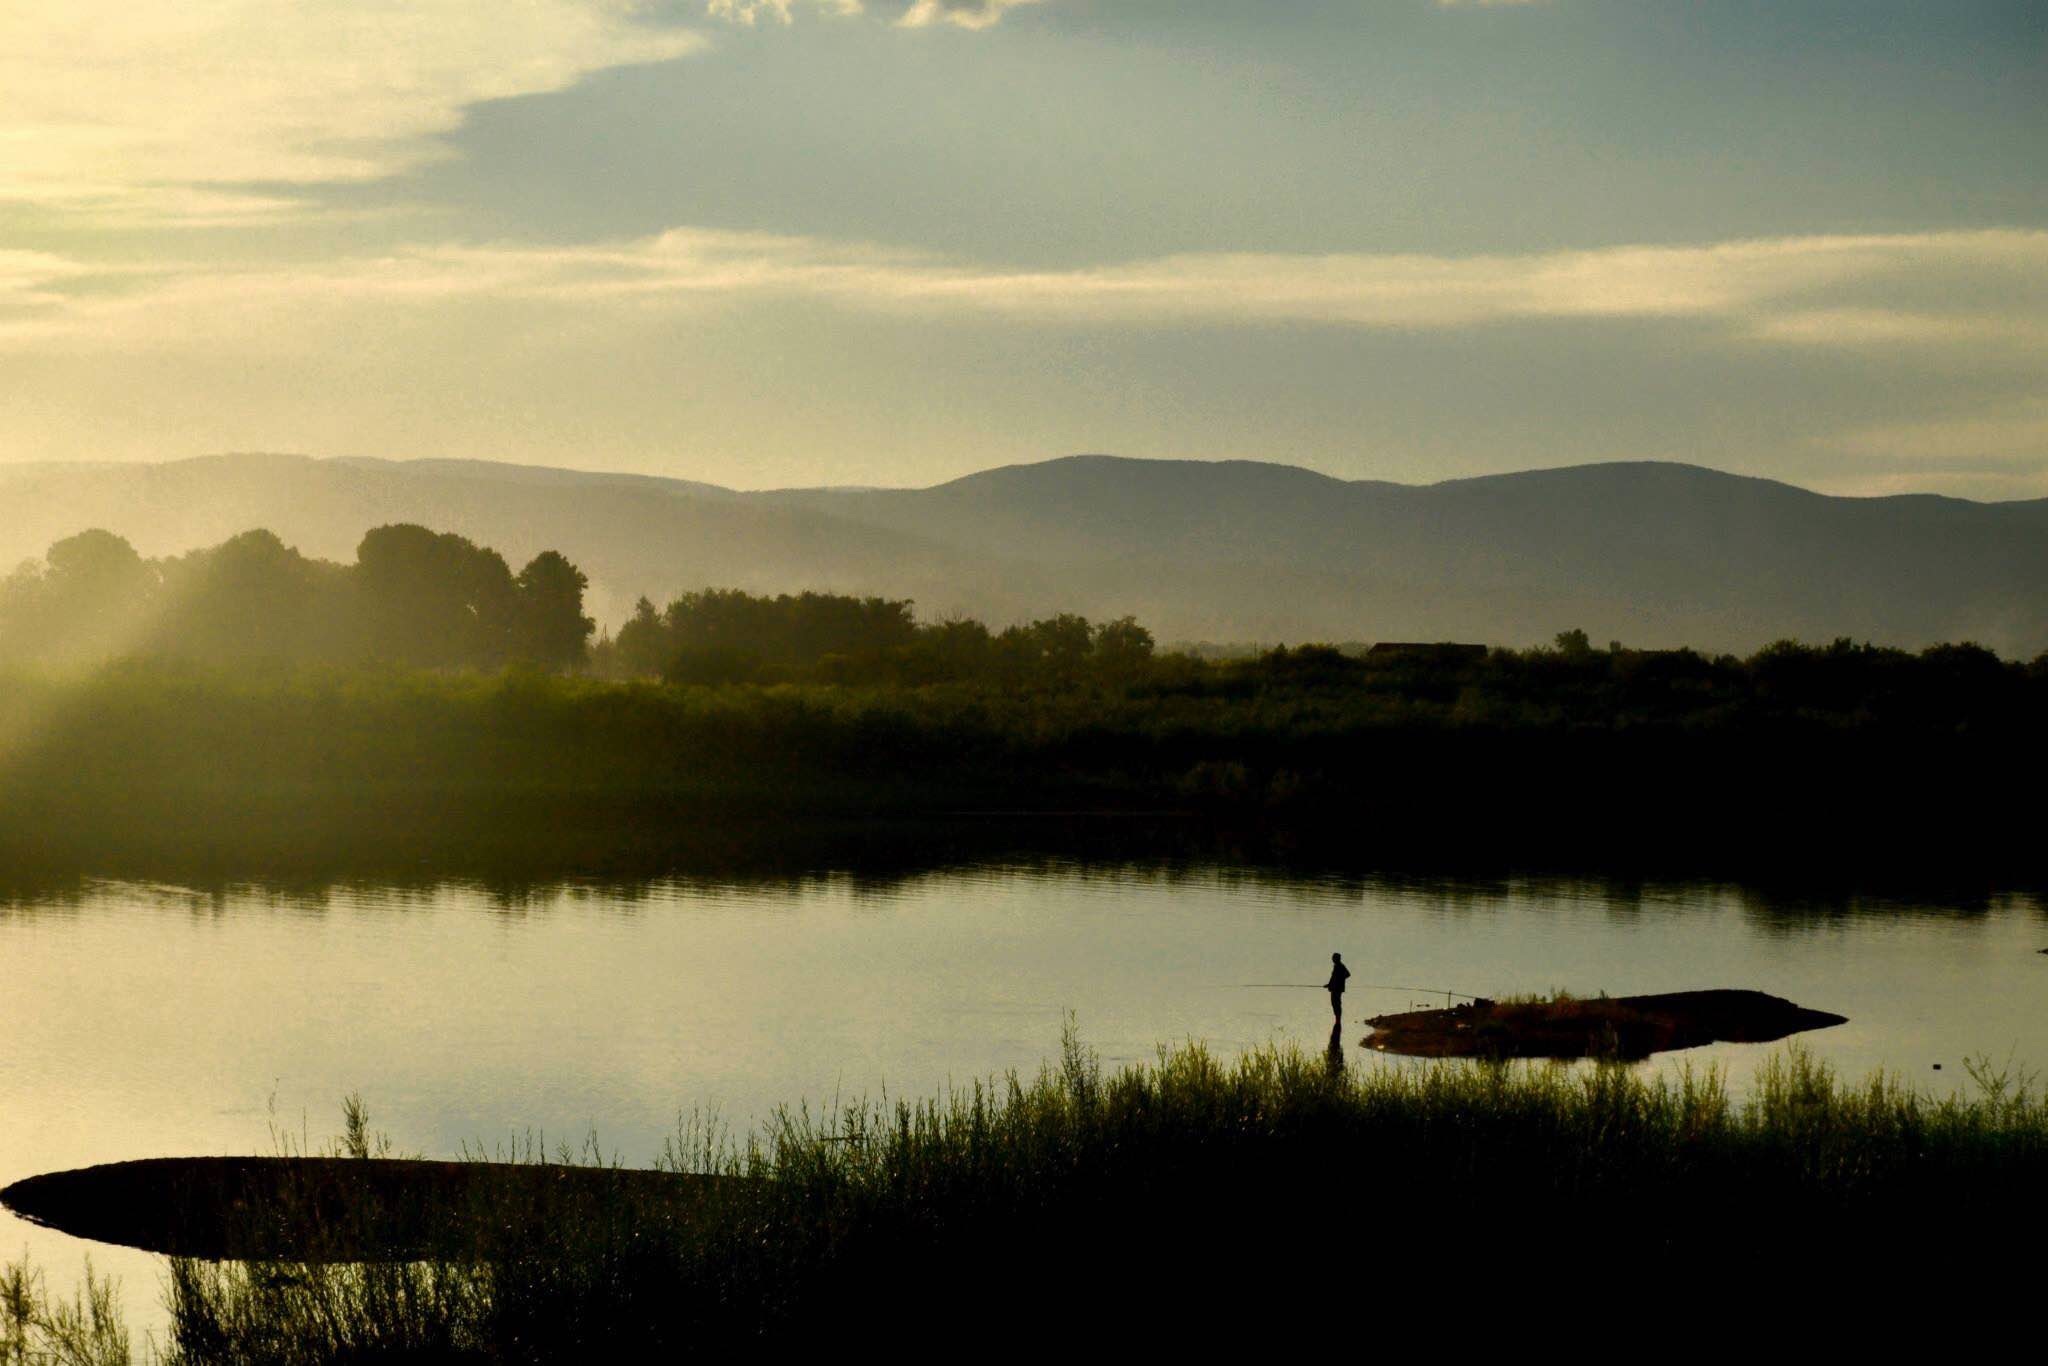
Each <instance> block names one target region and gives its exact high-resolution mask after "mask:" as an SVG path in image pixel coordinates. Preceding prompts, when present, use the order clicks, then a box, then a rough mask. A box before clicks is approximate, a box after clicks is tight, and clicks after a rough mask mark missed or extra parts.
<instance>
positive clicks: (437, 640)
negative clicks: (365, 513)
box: [356, 524, 518, 669]
mask: <svg viewBox="0 0 2048 1366" xmlns="http://www.w3.org/2000/svg"><path fill="white" fill-rule="evenodd" d="M356 583H357V589H358V597H359V602H360V606H361V609H362V612H363V617H364V626H365V633H366V637H367V644H368V649H369V653H370V655H371V657H372V658H376V659H384V660H391V661H394V662H397V663H404V664H414V665H420V666H424V667H430V668H431V667H446V666H450V665H457V666H459V665H468V666H471V667H475V668H487V669H488V668H496V667H497V666H498V665H500V664H503V663H504V662H505V661H506V660H507V659H508V658H510V657H511V655H512V650H513V642H514V639H515V625H516V616H517V613H516V604H517V601H518V591H517V589H516V588H515V587H514V585H513V582H512V571H511V570H510V569H509V568H507V567H506V564H505V559H504V557H503V556H502V555H500V554H498V552H497V551H495V550H487V549H484V548H482V547H479V546H477V545H475V544H474V543H472V542H471V541H469V540H468V539H467V538H465V537H462V536H457V535H455V534H454V533H452V532H444V533H442V534H439V535H436V534H435V533H434V532H431V531H429V530H427V529H426V528H425V527H423V526H413V525H409V524H400V525H395V526H381V527H378V528H376V529H375V530H373V531H371V532H369V533H368V534H367V535H365V536H364V537H363V541H362V544H361V545H360V546H359V547H358V548H357V550H356Z"/></svg>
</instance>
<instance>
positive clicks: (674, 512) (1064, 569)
mask: <svg viewBox="0 0 2048 1366" xmlns="http://www.w3.org/2000/svg"><path fill="white" fill-rule="evenodd" d="M0 509H4V515H0V556H4V557H5V560H4V563H13V562H15V561H18V560H21V559H24V558H31V557H35V556H39V555H40V554H41V553H42V552H43V550H44V549H45V548H46V547H47V546H48V545H49V544H50V543H51V542H52V541H55V540H57V539H59V538H61V537H63V536H67V535H70V534H71V533H73V532H76V531H79V530H81V529H84V528H86V527H104V528H106V529H107V530H110V531H114V532H117V533H119V534H120V535H123V536H125V537H127V538H128V539H129V540H130V541H131V542H132V543H133V544H134V545H135V546H136V548H137V549H138V550H140V551H142V552H143V553H144V554H147V555H162V554H167V553H172V552H176V551H181V550H186V549H190V548H193V547H195V546H201V545H211V544H214V543H217V542H219V541H221V540H224V539H225V538H227V537H229V536H231V535H234V534H236V533H237V532H241V531H246V530H248V529H250V528H252V527H258V526H261V527H268V528H270V529H271V530H273V531H275V532H277V533H278V534H279V535H280V536H282V537H283V538H284V539H285V541H286V542H287V543H289V544H292V545H295V546H297V547H298V548H299V549H301V550H302V551H304V552H305V553H307V554H309V555H317V556H321V557H324V558H329V559H339V560H349V559H352V558H353V556H354V551H355V546H356V543H357V542H358V541H359V540H360V539H361V537H362V534H363V532H364V531H366V530H368V529H369V528H370V527H373V526H377V525H380V524H383V523H387V522H394V521H413V522H420V523H423V524H425V525H427V526H430V527H433V528H435V529H436V530H446V531H455V532H459V533H461V534H463V535H465V536H468V537H470V538H472V539H473V540H476V541H478V542H481V543H484V544H487V545H491V546H494V547H496V548H497V549H499V550H500V551H502V552H503V553H504V554H505V556H506V558H507V559H508V560H510V561H511V562H512V563H513V566H514V568H517V567H518V565H519V564H520V563H521V562H523V561H524V560H525V559H526V558H527V557H529V556H531V555H532V554H534V553H536V552H537V551H539V550H542V549H548V548H553V549H558V550H560V551H562V552H563V553H564V554H566V555H568V556H569V557H570V558H571V559H573V560H575V561H576V562H577V563H578V564H579V565H581V566H582V567H583V568H584V570H585V571H586V572H587V573H588V574H589V575H590V578H591V596H590V602H591V606H592V610H593V611H594V613H595V614H596V615H597V616H598V618H599V620H600V621H603V622H605V623H607V624H615V623H616V622H617V621H619V620H620V619H621V618H622V617H623V616H624V615H625V613H626V612H627V611H628V610H630V607H631V604H632V602H633V600H634V599H635V598H637V597H639V596H641V595H646V596H648V597H650V598H653V599H654V600H655V601H656V602H662V601H666V600H667V598H668V597H670V596H672V595H674V594H675V593H677V592H680V591H683V590H686V589H692V588H701V587H706V586H714V585H715V586H729V587H738V588H746V589H750V590H753V591H778V592H779V591H795V590H798V589H803V588H817V589H826V590H832V591H839V592H860V593H877V594H883V595H886V596H891V597H909V598H914V599H915V600H916V601H917V603H918V608H919V611H920V614H921V615H924V616H927V617H935V616H942V615H947V614H953V613H964V614H969V615H973V616H978V617H981V618H983V619H984V620H987V621H989V622H991V623H992V624H996V625H1001V624H1005V623H1007V622H1009V621H1012V620H1017V619H1020V618H1023V617H1028V616H1036V615H1044V614H1047V613H1050V612H1054V611H1077V612H1081V613H1083V614H1085V615H1088V616H1091V617H1097V618H1104V617H1114V616H1122V615H1124V614H1127V613H1128V614H1133V615H1135V616H1137V617H1138V618H1139V619H1140V620H1141V621H1143V622H1145V623H1146V624H1148V625H1149V626H1151V627H1152V628H1153V630H1154V632H1155V633H1156V634H1157V635H1158V636H1159V637H1160V638H1161V639H1162V640H1168V641H1194V640H1207V641H1218V642H1283V641H1285V642H1293V641H1302V640H1342V641H1370V640H1410V639H1426V640H1471V641H1485V642H1489V643H1495V644H1515V645H1527V644H1533V643H1539V642H1544V641H1547V640H1549V639H1550V637H1551V636H1552V635H1554V634H1556V633H1557V632H1559V631H1562V630H1566V629H1570V628H1580V629H1583V630H1585V631H1586V632H1587V633H1588V634H1589V635H1591V636H1592V638H1593V639H1594V641H1595V642H1596V643H1604V642H1605V641H1607V640H1609V639H1618V640H1621V641H1623V642H1625V643H1627V644H1630V645H1639V646H1670V645H1680V644H1685V645H1692V646H1695V647H1698V648H1702V649H1709V650H1738V651H1747V650H1750V649H1754V648H1756V647H1758V646H1760V645H1763V644H1765V643H1768V642H1769V641H1771V640H1774V639H1778V638H1781V637H1796V638H1800V639H1806V640H1829V639H1833V638H1835V637H1837V636H1851V637H1854V638H1856V639H1859V640H1873V641H1878V642H1882V643H1889V644H1898V645H1905V646H1919V645H1925V644H1930V643H1933V642H1936V641H1942V640H1963V639H1971V640H1976V641H1979V642H1981V643H1983V644H1987V645H1990V646H1993V647H1994V648H1996V649H1999V650H2000V651H2001V652H2004V653H2007V654H2018V655H2027V656H2031V655H2033V654H2035V653H2038V652H2040V651H2042V650H2044V649H2048V499H2035V500H2029V501H2020V502H2005V503H1978V502H1970V501H1966V500H1962V499H1955V498H1943V497H1936V496H1932V495H1907V496H1897V497H1884V498H1843V497H1831V496H1827V495H1823V494H1819V493H1815V492H1812V491H1809V490H1806V489H1801V488H1797V487H1794V486H1792V485H1789V484H1783V483H1777V482H1774V481H1771V480H1766V479H1755V478H1748V477H1742V476H1737V475H1731V474H1725V473H1721V472H1718V471H1714V470H1709V469H1703V468H1700V467H1698V466H1692V465H1684V464H1674V463H1662V462H1656V463H1652V462H1643V463H1615V464H1599V465H1581V466H1574V467H1570V468H1564V469H1549V470H1532V471H1528V472H1525V473H1518V474H1506V475H1492V476H1487V477H1484V478H1476V479H1455V480H1448V481H1445V482H1442V483H1437V484H1428V485H1406V484H1393V483H1385V482H1378V481H1369V480H1359V481H1353V480H1341V479H1335V478H1331V477H1329V476H1326V475H1322V474H1318V473H1315V472H1313V471H1310V470H1305V469H1300V468H1296V467H1293V466H1288V465H1278V464H1266V463H1259V462H1253V461H1239V460H1233V461H1214V462H1211V461H1180V460H1132V459H1122V458H1117V457H1112V456H1101V455H1077V456H1068V457H1064V458H1061V459H1056V460H1048V461H1045V462H1042V463H1037V464H1027V465H1012V466H1006V467H1003V468H1000V469H991V470H986V471H983V472H981V473H979V474H973V475H969V476H967V477H965V478H962V479H956V480H953V481H951V482H949V483H944V484H939V485H936V486H934V487H931V488H921V489H864V488H818V489H785V490H775V491H767V492H741V491H737V490H732V489H726V488H721V487H718V486H716V485H712V484H705V483H696V482H691V481H687V480H680V479H664V478H658V477H653V476H645V475H630V474H604V473H589V472H583V471H575V470H563V469H548V468H541V467H534V466H521V465H505V464H496V463H491V462H483V461H461V460H412V461H391V460H375V459H358V458H336V459H314V458H309V457H305V456H292V455H222V456H209V457H202V458H198V459H190V460H179V461H170V462H165V463H161V464H55V463H45V464H27V465H22V464H17V465H0Z"/></svg>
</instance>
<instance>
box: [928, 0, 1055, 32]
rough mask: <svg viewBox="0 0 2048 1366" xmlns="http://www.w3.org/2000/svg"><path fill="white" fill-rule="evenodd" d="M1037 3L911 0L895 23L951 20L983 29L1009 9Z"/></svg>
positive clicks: (1031, 0)
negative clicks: (912, 1) (911, 2)
mask: <svg viewBox="0 0 2048 1366" xmlns="http://www.w3.org/2000/svg"><path fill="white" fill-rule="evenodd" d="M1037 3H1038V0H914V3H913V4H912V5H911V6H910V8H909V9H907V10H905V11H904V12H903V17H902V18H901V19H898V20H897V21H896V23H897V25H898V26H899V27H901V28H929V27H931V26H932V25H934V24H952V25H954V26H955V27H957V28H967V29H985V28H992V27H994V26H995V25H996V24H998V23H1000V22H1002V18H1003V16H1004V15H1005V14H1007V13H1008V12H1009V11H1011V10H1013V9H1016V8H1018V7H1019V6H1021V5H1033V4H1037Z"/></svg>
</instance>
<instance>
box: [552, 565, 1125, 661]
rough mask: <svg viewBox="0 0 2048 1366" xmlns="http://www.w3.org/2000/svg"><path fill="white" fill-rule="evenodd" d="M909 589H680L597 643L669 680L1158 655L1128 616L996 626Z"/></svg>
mask: <svg viewBox="0 0 2048 1366" xmlns="http://www.w3.org/2000/svg"><path fill="white" fill-rule="evenodd" d="M912 607H913V604H912V603H911V602H910V601H909V600H908V599H901V598H879V597H847V596H842V595H839V594H833V593H796V594H789V593H784V594H779V595H777V596H775V597H766V596H756V595H754V594H750V593H743V592H740V591H738V590H735V589H720V588H707V589H704V590H703V591H701V592H695V593H685V594H683V595H682V596H680V597H678V598H676V599H675V600H674V601H672V602H670V603H669V605H668V606H667V607H666V608H664V609H661V610H659V611H657V610H656V609H655V606H654V604H653V603H652V602H650V601H649V600H648V599H646V598H642V599H640V601H639V602H638V603H637V604H636V605H635V607H634V610H633V616H632V618H631V619H630V620H628V621H627V622H626V623H625V624H624V625H622V626H621V627H620V628H619V632H618V634H617V635H616V636H614V637H608V638H606V639H602V640H600V641H599V642H598V645H597V647H596V649H595V651H594V652H593V666H594V668H595V669H596V671H597V672H599V673H601V674H604V675H607V676H611V677H619V678H657V677H658V678H661V679H663V680H664V681H666V682H670V683H796V682H815V683H891V684H907V685H921V684H931V683H942V682H971V681H976V680H994V681H1006V682H1020V681H1037V682H1049V683H1076V682H1080V681H1082V680H1084V679H1097V680H1114V681H1123V682H1135V681H1137V680H1139V679H1141V678H1143V677H1144V676H1145V675H1146V674H1147V672H1148V671H1149V669H1150V668H1151V666H1152V664H1153V660H1154V650H1155V642H1154V640H1153V638H1152V633H1151V632H1150V631H1148V630H1147V629H1145V627H1143V626H1141V625H1139V624H1138V622H1137V621H1136V620H1135V619H1133V618H1131V617H1120V618H1118V619H1116V620H1114V621H1107V622H1100V623H1097V622H1091V621H1089V620H1088V619H1087V618H1086V617H1083V616H1079V615H1076V614H1075V613H1072V612H1061V613H1058V614H1056V615H1053V616H1049V617H1043V618H1040V619H1039V620H1036V621H1031V622H1025V623H1020V624H1018V625H1014V626H1009V627H1005V628H1003V629H1002V630H999V631H992V630H990V629H989V627H988V626H987V625H986V624H984V623H982V622H979V621H976V620H974V619H972V618H970V617H955V618H950V619H947V620H944V621H938V622H931V623H925V624H920V623H919V622H918V621H917V619H916V617H915V615H914V614H913V612H912Z"/></svg>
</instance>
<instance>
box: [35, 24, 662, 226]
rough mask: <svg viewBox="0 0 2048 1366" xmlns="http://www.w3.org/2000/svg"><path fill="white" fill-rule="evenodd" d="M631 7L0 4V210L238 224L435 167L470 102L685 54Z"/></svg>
mask: <svg viewBox="0 0 2048 1366" xmlns="http://www.w3.org/2000/svg"><path fill="white" fill-rule="evenodd" d="M640 8H641V6H640V3H639V0H522V3H519V4H516V5H507V4H503V3H500V2H499V0H350V3H348V4H305V3H301V2H300V0H63V3H61V4H59V3H31V4H20V5H8V6H5V7H0V202H4V201H6V200H14V201H17V202H27V203H31V204H36V205H40V206H44V207H56V208H63V209H69V210H72V211H77V212H85V213H89V214H93V215H96V216H112V217H124V216H125V217H131V218H151V217H153V218H161V219H167V220H175V221H202V222H204V221H214V222H222V221H248V220H251V219H258V218H263V217H267V216H275V215H279V214H283V213H287V212H289V211H290V210H291V209H292V208H293V207H294V200H293V199H292V198H291V197H290V196H289V194H276V193H253V192H250V191H248V190H247V189H246V188H244V187H246V186H248V185H251V184H276V185H284V186H295V185H311V184H320V183H328V182H338V181H359V180H368V179H374V178H377V177H381V176H388V175H391V174H393V173H396V172H399V171H403V170H405V169H407V168H409V167H412V166H416V165H419V164H421V163H422V162H425V161H427V160H430V159H432V158H434V157H436V156H438V155H441V154H442V149H441V148H440V146H439V145H438V144H437V142H436V139H437V138H438V137H439V136H440V135H442V134H445V133H447V132H449V131H451V130H452V129H454V128H455V127H457V126H458V125H459V124H460V123H461V121H462V118H463V110H464V109H465V108H466V107H467V106H469V105H472V104H476V103H478V102H479V101H483V100H492V99H504V98H508V97H511V96H516V95H530V94H537V93H541V92H545V91H551V90H559V89H562V88H564V87H566V86H569V85H572V84H574V83H575V82H576V81H578V80H580V79H582V78H583V77H585V76H587V75H589V74H591V73H592V72H595V71H599V70H603V69H605V68H608V67H614V66H621V65H628V64H635V63H645V62H658V61H666V60H669V59H671V58H674V57H678V56H681V55H683V54H684V53H687V52H690V51H693V50H695V49H696V48H697V47H699V46H700V45H701V42H702V40H701V39H700V38H698V37H697V36H695V35H692V34H689V33H685V32H682V31H679V30H675V29H663V28H657V27H651V26H649V25H646V24H644V23H642V22H640V19H639V11H640Z"/></svg>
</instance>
